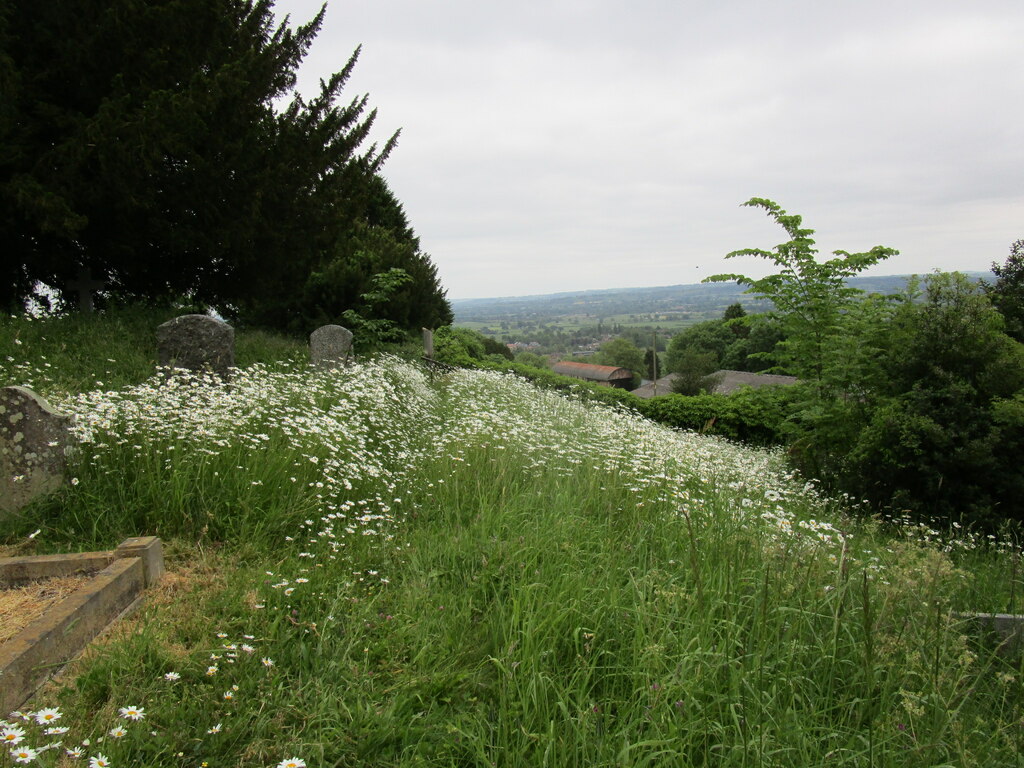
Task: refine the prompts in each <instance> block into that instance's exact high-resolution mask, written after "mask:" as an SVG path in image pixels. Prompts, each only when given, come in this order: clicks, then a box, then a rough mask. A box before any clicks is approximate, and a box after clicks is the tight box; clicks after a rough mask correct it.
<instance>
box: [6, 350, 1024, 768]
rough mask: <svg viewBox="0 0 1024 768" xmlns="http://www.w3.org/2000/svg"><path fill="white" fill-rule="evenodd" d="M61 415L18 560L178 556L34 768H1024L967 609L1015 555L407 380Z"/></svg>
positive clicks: (251, 385) (651, 428)
mask: <svg viewBox="0 0 1024 768" xmlns="http://www.w3.org/2000/svg"><path fill="white" fill-rule="evenodd" d="M54 399H55V400H56V401H57V404H58V405H59V407H62V408H64V409H67V410H69V411H72V412H73V413H74V414H75V415H76V419H77V424H78V426H77V430H78V433H79V437H80V440H81V447H80V450H79V453H78V457H77V459H76V464H75V467H74V472H75V476H76V478H77V484H75V485H73V486H70V487H69V488H68V489H67V490H66V491H64V492H62V493H61V494H59V495H57V496H54V497H51V498H49V499H48V500H46V501H43V502H40V503H38V504H37V505H36V506H34V507H33V508H31V509H30V510H29V511H28V513H27V515H26V517H25V519H23V520H21V521H18V522H17V523H15V524H14V525H13V526H12V527H11V528H10V529H9V533H8V537H9V540H10V541H14V540H17V539H19V537H20V538H21V539H22V540H24V537H26V536H27V535H28V534H29V533H30V532H32V531H35V530H36V529H41V533H39V534H38V535H37V536H36V537H35V538H33V539H32V545H33V546H35V547H36V548H37V549H38V550H39V551H44V550H51V549H66V548H68V547H76V546H82V547H88V548H91V547H93V546H108V545H111V544H114V543H116V542H117V541H119V540H121V539H123V538H124V537H126V536H132V535H146V534H157V535H161V536H163V537H165V538H167V539H169V540H170V549H171V552H172V563H171V569H170V570H171V576H170V578H171V580H172V581H171V582H170V583H172V584H175V585H177V588H176V589H174V590H171V589H170V588H165V589H163V590H158V591H157V592H156V593H155V594H154V595H153V596H152V599H151V602H150V604H149V606H148V607H146V608H144V609H143V611H142V613H141V614H140V615H139V616H138V617H137V618H136V619H135V620H134V621H133V622H132V623H131V624H130V625H129V630H128V631H125V632H123V633H121V634H120V635H118V636H117V637H116V638H114V639H110V640H108V641H107V642H106V643H105V644H103V645H102V646H101V647H99V648H97V649H96V650H95V651H93V652H92V654H91V655H89V657H88V658H86V659H85V660H83V661H82V662H80V663H79V664H78V665H77V666H76V667H75V669H74V673H73V675H71V676H69V677H67V678H65V681H64V684H63V685H61V686H55V687H53V688H51V689H50V690H49V691H47V692H46V693H44V695H43V696H42V698H40V699H38V700H37V701H36V702H35V703H34V704H33V705H32V707H31V708H30V710H31V711H35V712H39V711H41V708H42V707H44V706H45V705H48V704H59V705H60V708H61V712H62V714H63V717H62V721H61V722H66V723H68V727H70V729H71V730H70V731H69V732H68V733H66V734H52V735H51V736H50V737H46V736H45V734H43V733H42V732H41V731H42V726H38V725H35V724H32V723H26V722H25V721H23V720H21V719H19V718H17V717H14V718H13V719H11V723H12V725H18V724H19V723H22V725H21V726H20V727H21V729H22V730H23V731H25V733H26V736H25V739H26V741H24V742H23V743H29V741H30V740H31V743H32V744H34V745H35V746H36V747H37V748H38V746H40V745H43V744H45V743H48V742H49V743H53V741H54V740H58V739H59V740H60V741H62V742H63V744H62V746H61V747H60V748H59V749H57V748H54V749H52V750H49V751H46V752H43V753H42V754H40V755H37V757H36V758H35V759H36V760H37V761H39V762H43V763H46V762H50V763H52V762H54V761H55V760H56V759H57V758H58V757H59V753H60V752H61V750H65V749H67V748H69V747H70V748H78V745H81V742H82V741H83V739H88V740H89V744H88V745H86V746H83V747H80V748H81V749H82V750H83V754H84V755H85V756H86V757H88V756H90V755H91V756H93V757H95V756H97V754H99V753H102V754H103V755H104V756H106V757H108V758H109V759H110V762H111V763H112V764H113V765H115V766H122V765H129V764H146V765H168V766H170V765H175V766H179V765H196V766H200V765H202V764H203V763H206V764H207V765H208V766H211V767H212V766H217V765H232V766H235V765H239V766H249V765H253V766H256V765H286V764H287V763H288V760H289V758H291V757H293V756H296V757H298V758H300V762H304V763H305V764H307V765H309V766H314V765H317V766H319V765H324V766H327V765H332V766H335V765H336V766H428V765H429V766H503V767H504V766H524V767H525V766H559V767H561V766H588V767H589V766H664V765H679V766H689V765H709V766H753V765H766V766H770V765H777V766H819V765H850V766H853V765H856V766H867V765H875V766H926V765H927V766H934V765H1016V764H1019V763H1020V757H1019V755H1020V750H1019V747H1020V738H1021V722H1022V721H1021V718H1022V716H1024V712H1022V711H1021V697H1020V693H1021V690H1020V686H1021V669H1020V661H1019V660H1018V659H1015V658H1013V657H1008V656H1003V655H1000V654H998V653H996V651H995V649H994V648H993V647H991V646H988V645H985V644H984V643H982V642H976V641H975V640H974V639H973V638H972V636H971V635H970V633H969V632H968V627H967V625H966V624H965V622H963V621H962V620H960V619H958V618H957V611H961V610H970V609H978V608H987V607H999V608H1003V609H1005V608H1007V607H1010V606H1011V605H1012V604H1014V602H1015V601H1016V600H1018V599H1019V597H1018V594H1017V593H1019V591H1020V576H1019V573H1018V572H1017V571H1016V570H1015V569H1016V563H1017V562H1018V558H1017V554H1016V553H1015V552H1013V551H1012V550H1009V549H1008V548H1007V547H1005V546H1001V545H999V544H998V543H997V542H989V541H987V540H977V539H972V538H970V537H969V536H960V537H957V538H949V537H939V536H938V535H936V534H934V533H933V532H930V531H927V530H926V529H920V528H911V527H909V526H903V527H901V528H900V529H899V531H898V535H892V534H891V533H888V532H885V531H884V530H883V529H882V528H881V527H880V526H879V525H876V524H875V523H872V522H870V521H868V522H864V521H861V522H857V521H855V520H854V519H852V518H850V517H847V516H846V515H845V513H844V509H843V506H842V505H841V504H840V503H839V502H836V501H833V500H830V499H828V498H825V497H823V496H822V495H821V494H820V493H819V492H818V491H817V490H816V489H815V487H814V486H813V484H808V483H805V482H804V481H803V480H801V479H800V478H799V477H796V476H794V475H793V474H791V473H790V472H789V471H788V470H787V469H786V465H785V462H784V457H783V456H781V455H780V454H778V453H773V452H767V451H754V450H749V449H745V448H741V447H738V446H736V445H733V444H730V443H728V442H725V441H722V440H717V439H714V438H706V437H700V436H696V435H693V434H689V433H680V432H673V431H670V430H667V429H664V428H661V427H658V426H655V425H653V424H651V423H650V422H646V421H644V420H643V419H640V418H639V417H637V416H635V415H633V414H629V413H625V412H618V411H615V410H612V409H609V408H607V407H604V406H599V405H594V404H585V403H581V402H577V401H572V400H568V399H564V398H562V397H560V396H558V395H557V394H554V393H551V392H543V391H539V390H537V389H535V388H533V387H531V386H530V385H528V384H526V383H524V382H522V381H520V380H518V379H515V378H514V377H508V376H502V375H499V374H495V373H486V372H456V373H453V374H450V375H448V376H444V377H440V378H435V379H431V378H429V377H428V376H427V375H426V374H425V373H424V372H423V371H421V370H419V369H418V368H416V367H414V366H412V365H409V364H407V363H403V362H401V361H399V360H397V359H395V358H379V359H377V360H375V361H370V362H366V363H363V364H360V365H357V366H353V367H350V368H347V369H344V370H341V371H334V372H323V371H315V370H309V369H307V368H306V367H305V366H303V365H295V366H294V367H292V368H290V369H289V368H286V367H285V366H278V367H276V368H274V369H271V368H268V367H266V366H252V367H249V368H248V369H246V370H244V371H242V372H240V374H239V376H237V377H236V378H235V379H234V381H233V383H232V385H231V386H230V387H223V386H221V385H219V384H218V383H217V382H215V381H202V380H190V381H185V380H179V381H177V382H170V383H164V384H158V383H157V382H156V381H144V382H141V383H138V384H136V385H135V386H130V387H124V388H120V389H117V390H106V389H103V390H101V389H95V390H90V391H85V392H83V393H82V394H79V395H69V394H64V395H60V394H57V395H55V396H54ZM1011 574H1012V575H1011ZM981 596H986V597H985V599H986V600H987V604H986V605H985V606H980V605H979V603H978V600H979V598H980V597H981ZM168 675H169V676H170V678H171V679H168V678H167V676H168ZM235 686H237V689H236V688H235ZM127 705H132V706H143V707H144V708H145V715H144V720H142V721H141V722H134V721H130V720H127V719H126V718H125V717H124V716H122V715H121V714H120V712H119V710H120V708H121V707H125V706H127ZM118 722H120V723H122V724H123V725H124V726H126V728H125V730H126V731H127V734H126V735H124V736H117V737H115V736H113V735H111V733H110V731H111V729H112V728H114V726H115V724H116V723H118ZM101 738H103V739H104V741H103V742H102V743H100V741H99V740H100V739H101ZM4 759H5V758H0V764H3V763H2V761H3V760H4ZM61 759H64V758H61Z"/></svg>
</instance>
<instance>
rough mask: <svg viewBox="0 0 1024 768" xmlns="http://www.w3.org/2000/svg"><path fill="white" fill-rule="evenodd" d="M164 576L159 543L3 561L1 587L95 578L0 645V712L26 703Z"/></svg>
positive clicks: (142, 541) (149, 540) (137, 541)
mask: <svg viewBox="0 0 1024 768" xmlns="http://www.w3.org/2000/svg"><path fill="white" fill-rule="evenodd" d="M163 572H164V565H163V548H162V546H161V543H160V539H158V538H156V537H155V536H145V537H138V538H131V539H126V540H125V541H123V542H121V544H120V545H119V546H118V548H117V549H115V550H113V551H108V552H84V553H78V554H71V555H40V556H34V557H8V558H0V586H8V585H9V586H14V585H18V584H21V583H24V582H26V581H32V580H35V579H45V578H51V577H53V576H64V575H70V574H75V573H80V574H88V575H91V576H92V578H90V579H89V581H88V582H86V584H85V585H83V586H82V587H80V588H79V589H78V590H77V591H75V592H73V593H72V594H70V595H68V596H67V597H66V598H64V599H63V600H62V601H60V602H58V603H56V604H55V605H53V606H51V607H50V608H49V609H48V610H47V611H46V612H45V613H44V614H43V615H42V616H40V617H39V618H38V619H36V620H35V621H33V622H32V623H31V624H29V625H28V626H27V627H25V628H24V629H23V630H22V631H21V632H20V633H19V634H17V635H15V636H14V637H13V638H11V639H10V640H8V641H7V642H6V643H4V644H3V645H0V712H10V711H11V710H12V709H16V708H17V707H19V706H21V705H22V703H23V702H24V701H25V700H26V699H28V698H29V696H31V695H32V693H33V692H34V691H35V690H36V689H37V688H38V687H39V686H40V685H42V683H43V682H44V681H45V680H46V679H47V678H48V677H49V676H50V675H51V674H53V672H54V671H55V670H56V669H57V668H58V667H59V666H61V665H63V664H65V663H67V662H68V661H69V660H70V659H71V658H73V657H74V656H76V655H77V654H78V653H80V652H81V651H82V649H84V648H85V647H86V646H87V645H88V644H89V642H90V641H92V639H93V638H94V637H96V635H98V634H99V633H100V632H101V631H103V630H104V629H105V628H106V627H107V626H108V625H109V624H110V623H111V622H113V621H115V620H116V619H117V618H118V617H119V616H123V615H125V614H126V613H127V612H129V611H130V610H131V609H132V608H133V607H134V606H135V605H137V604H138V602H139V600H140V599H141V596H142V591H143V590H144V589H145V588H146V587H148V586H152V585H154V584H156V583H157V581H159V579H160V577H161V575H162V574H163Z"/></svg>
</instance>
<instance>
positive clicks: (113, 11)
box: [0, 0, 451, 332]
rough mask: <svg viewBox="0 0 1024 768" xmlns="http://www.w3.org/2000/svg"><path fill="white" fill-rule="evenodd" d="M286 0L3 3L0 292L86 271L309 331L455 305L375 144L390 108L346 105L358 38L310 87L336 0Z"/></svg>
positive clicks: (3, 297) (425, 317) (109, 291)
mask: <svg viewBox="0 0 1024 768" xmlns="http://www.w3.org/2000/svg"><path fill="white" fill-rule="evenodd" d="M272 5H273V3H272V0H248V1H244V0H147V2H135V0H103V2H97V1H96V0H69V2H61V3H47V2H29V1H28V0H0V146H2V147H3V152H2V153H0V242H3V244H4V249H5V257H4V259H3V262H2V267H0V271H2V278H3V279H0V304H2V305H3V306H4V307H8V308H10V307H16V306H17V305H19V303H21V302H22V301H24V300H25V299H26V297H29V296H31V295H32V294H33V291H34V290H35V288H36V286H37V285H38V284H39V283H42V284H45V285H48V286H51V287H53V288H55V289H57V290H60V291H64V290H65V289H66V286H67V285H68V281H69V280H73V279H75V278H76V277H77V276H78V275H79V274H88V275H89V276H91V277H92V278H94V279H99V280H101V281H103V282H104V283H105V295H106V296H107V297H108V298H109V299H111V300H114V301H131V300H145V301H147V302H158V301H172V300H181V299H185V300H186V301H189V302H192V303H195V304H200V305H213V306H216V307H217V309H218V310H219V311H220V312H221V313H222V314H224V315H226V316H229V317H232V318H237V319H239V320H241V321H244V322H249V323H253V324H258V325H264V326H268V327H273V328H277V329H282V330H287V331H293V332H304V331H308V330H309V329H310V328H311V327H315V326H316V325H318V324H321V323H324V322H328V321H332V320H334V321H336V320H337V319H338V318H339V317H340V316H341V314H342V313H343V312H344V311H346V310H350V311H354V312H357V313H358V312H360V311H361V310H362V311H364V312H368V311H369V310H370V309H371V305H372V310H373V312H375V313H377V315H378V316H380V317H382V318H384V319H387V320H388V321H390V322H392V323H394V324H395V325H396V326H399V327H403V328H404V327H409V328H412V327H417V326H419V325H428V326H433V325H438V324H441V323H445V322H449V321H450V320H451V309H450V306H449V304H448V302H447V300H446V298H445V296H444V291H443V290H442V289H441V286H440V284H439V281H438V277H437V271H436V268H435V266H434V265H433V263H432V262H431V260H430V258H429V256H428V255H426V254H425V253H423V252H422V251H421V250H420V246H419V241H418V239H417V238H416V235H415V234H414V232H413V230H412V228H411V227H410V225H409V222H408V220H407V218H406V215H405V213H404V211H403V209H402V206H401V204H400V203H399V202H398V200H397V199H396V198H395V196H394V195H393V193H392V192H391V190H390V189H389V188H388V186H387V184H386V183H385V182H384V180H383V179H382V178H381V176H380V175H379V171H380V168H381V164H382V163H383V162H384V161H385V159H386V158H387V157H388V155H389V153H390V152H391V150H392V148H393V147H394V145H395V140H396V139H397V134H395V135H394V136H392V137H391V139H390V140H388V141H387V142H385V143H384V144H383V145H382V146H379V147H378V146H376V145H370V146H365V144H366V141H367V137H368V134H369V132H370V129H371V127H372V125H373V123H374V118H375V112H374V111H371V110H368V102H367V97H366V96H361V97H356V98H354V99H352V100H351V101H347V102H343V101H342V91H343V88H344V86H345V84H346V82H347V80H348V78H349V76H350V74H351V73H352V70H353V68H354V66H355V64H356V58H357V56H358V53H359V51H358V49H357V50H356V51H355V52H354V53H353V54H352V56H351V57H350V58H349V59H348V61H347V63H346V64H345V66H344V67H343V68H342V69H341V70H340V71H339V72H337V73H335V74H334V75H332V76H331V77H329V78H328V79H327V80H326V81H324V82H322V83H321V88H320V92H319V93H318V94H317V95H316V96H314V97H312V98H310V99H309V100H308V101H307V100H305V99H303V98H302V97H301V96H299V95H297V94H296V93H295V92H294V86H295V82H296V73H297V70H298V67H299V65H300V64H301V62H302V60H303V58H304V57H305V56H306V54H307V53H308V52H309V50H310V47H311V45H312V43H313V41H314V38H315V37H316V35H317V33H318V31H319V29H320V25H321V23H322V21H323V16H324V10H323V9H321V11H320V13H318V14H317V15H316V17H315V18H314V19H312V20H311V21H309V22H308V23H306V24H302V25H300V26H298V27H297V28H295V29H291V28H289V27H288V26H287V25H286V24H284V23H280V24H279V23H277V22H276V21H275V19H274V15H273V11H272ZM392 270H401V271H402V273H404V274H405V275H407V277H408V279H399V280H395V279H387V280H384V281H383V283H382V282H381V280H380V279H377V278H376V276H378V275H382V274H390V275H391V276H392V277H394V276H396V275H397V274H398V273H396V272H393V271H392ZM382 288H386V289H387V290H386V291H385V292H386V293H387V295H386V296H383V295H382ZM367 296H369V297H370V298H369V299H367V298H366V297H367ZM44 299H45V297H44Z"/></svg>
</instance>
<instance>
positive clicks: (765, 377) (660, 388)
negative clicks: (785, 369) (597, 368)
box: [633, 370, 800, 399]
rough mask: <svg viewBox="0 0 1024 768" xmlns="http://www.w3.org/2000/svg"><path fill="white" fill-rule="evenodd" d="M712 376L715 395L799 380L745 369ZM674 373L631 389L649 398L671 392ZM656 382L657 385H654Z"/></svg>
mask: <svg viewBox="0 0 1024 768" xmlns="http://www.w3.org/2000/svg"><path fill="white" fill-rule="evenodd" d="M712 376H715V377H717V378H718V383H717V384H715V386H714V387H713V388H712V389H711V392H712V393H714V394H716V395H728V394H729V393H730V392H735V391H736V390H737V389H741V388H742V387H753V388H754V389H757V388H758V387H789V386H792V385H793V384H797V383H798V382H799V381H800V380H799V379H798V378H797V377H796V376H778V375H776V374H774V373H748V372H747V371H727V370H722V371H715V372H714V373H713V374H712ZM675 377H676V375H675V374H674V373H670V374H669V375H668V376H662V377H661V378H660V379H658V381H657V382H653V381H652V382H648V383H647V384H644V385H643V386H642V387H640V388H638V389H634V390H633V394H634V395H636V396H637V397H643V398H645V399H646V398H651V397H655V396H656V395H657V396H659V397H660V396H661V395H671V394H672V382H673V381H675ZM655 384H657V387H655Z"/></svg>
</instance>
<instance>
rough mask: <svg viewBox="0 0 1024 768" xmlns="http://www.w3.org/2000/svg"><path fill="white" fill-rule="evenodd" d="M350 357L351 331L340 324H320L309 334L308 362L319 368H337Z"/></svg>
mask: <svg viewBox="0 0 1024 768" xmlns="http://www.w3.org/2000/svg"><path fill="white" fill-rule="evenodd" d="M351 358H352V331H350V330H349V329H348V328H344V327H343V326H340V325H322V326H320V327H319V328H317V329H316V330H315V331H313V333H311V334H310V335H309V362H310V365H315V366H317V367H319V368H337V367H338V366H341V365H345V364H347V363H348V361H349V360H350V359H351Z"/></svg>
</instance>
